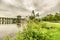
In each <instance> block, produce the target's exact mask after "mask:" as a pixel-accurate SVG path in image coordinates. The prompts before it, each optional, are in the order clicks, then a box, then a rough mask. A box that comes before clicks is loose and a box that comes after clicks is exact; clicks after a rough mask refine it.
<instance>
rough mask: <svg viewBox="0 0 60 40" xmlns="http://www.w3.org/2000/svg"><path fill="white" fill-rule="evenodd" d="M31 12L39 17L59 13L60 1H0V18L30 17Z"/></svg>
mask: <svg viewBox="0 0 60 40" xmlns="http://www.w3.org/2000/svg"><path fill="white" fill-rule="evenodd" d="M32 10H35V12H36V13H37V12H39V14H40V16H44V15H47V14H49V13H51V14H54V13H56V12H60V0H0V16H1V17H16V16H17V15H21V16H24V17H25V16H28V15H31V12H32Z"/></svg>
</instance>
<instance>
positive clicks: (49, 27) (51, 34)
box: [6, 10, 60, 40]
mask: <svg viewBox="0 0 60 40" xmlns="http://www.w3.org/2000/svg"><path fill="white" fill-rule="evenodd" d="M36 16H38V17H39V13H37V14H36V15H35V12H34V10H33V11H32V15H31V16H30V17H29V19H30V20H28V21H27V26H26V27H27V28H24V31H23V32H22V33H21V32H20V31H19V32H18V33H17V34H16V36H15V38H13V39H11V38H9V37H6V40H57V37H56V35H58V33H60V32H57V29H58V28H57V27H56V25H55V24H50V23H48V22H44V21H60V20H59V19H60V18H59V17H60V14H58V13H56V14H55V15H51V14H50V15H47V16H46V17H44V18H42V19H39V18H36ZM41 20H42V21H41ZM55 38H56V39H55ZM58 40H59V39H58Z"/></svg>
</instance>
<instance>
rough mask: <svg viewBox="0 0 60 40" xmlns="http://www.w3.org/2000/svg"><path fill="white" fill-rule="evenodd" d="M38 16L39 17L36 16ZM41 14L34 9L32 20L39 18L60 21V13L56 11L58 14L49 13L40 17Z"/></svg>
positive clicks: (39, 19)
mask: <svg viewBox="0 0 60 40" xmlns="http://www.w3.org/2000/svg"><path fill="white" fill-rule="evenodd" d="M36 17H38V18H36ZM39 17H40V15H39V13H37V14H35V12H34V10H33V11H32V15H31V16H29V19H31V20H34V19H35V20H38V21H50V22H60V13H56V14H54V15H53V14H48V15H47V16H45V17H42V18H39Z"/></svg>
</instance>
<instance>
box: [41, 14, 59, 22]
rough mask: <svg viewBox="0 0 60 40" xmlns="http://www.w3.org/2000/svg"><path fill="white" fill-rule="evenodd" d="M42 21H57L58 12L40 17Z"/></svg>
mask: <svg viewBox="0 0 60 40" xmlns="http://www.w3.org/2000/svg"><path fill="white" fill-rule="evenodd" d="M42 20H43V21H53V22H59V21H60V13H56V14H55V15H52V14H49V15H47V16H45V17H43V18H42Z"/></svg>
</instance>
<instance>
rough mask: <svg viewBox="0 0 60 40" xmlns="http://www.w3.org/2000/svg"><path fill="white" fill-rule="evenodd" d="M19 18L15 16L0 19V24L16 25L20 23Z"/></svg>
mask: <svg viewBox="0 0 60 40" xmlns="http://www.w3.org/2000/svg"><path fill="white" fill-rule="evenodd" d="M20 20H21V16H17V18H8V17H0V24H16V23H20V22H21V21H20Z"/></svg>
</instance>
